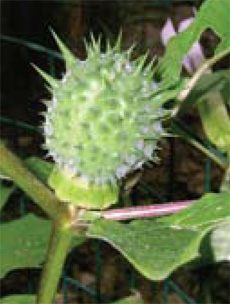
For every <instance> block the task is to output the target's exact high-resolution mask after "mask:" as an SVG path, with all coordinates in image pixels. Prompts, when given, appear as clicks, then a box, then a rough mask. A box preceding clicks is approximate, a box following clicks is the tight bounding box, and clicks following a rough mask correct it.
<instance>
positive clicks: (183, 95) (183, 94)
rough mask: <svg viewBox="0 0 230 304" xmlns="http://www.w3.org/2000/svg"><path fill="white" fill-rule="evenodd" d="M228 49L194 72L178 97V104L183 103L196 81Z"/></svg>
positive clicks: (226, 51)
mask: <svg viewBox="0 0 230 304" xmlns="http://www.w3.org/2000/svg"><path fill="white" fill-rule="evenodd" d="M229 51H230V50H229V48H227V49H226V50H224V51H222V52H220V53H218V54H217V55H215V56H213V57H212V58H211V59H208V60H206V61H205V62H204V63H203V64H202V65H201V66H200V67H199V68H198V70H197V71H196V73H195V74H194V75H193V76H192V78H191V79H190V80H189V81H188V83H187V85H186V87H185V89H184V90H182V91H181V92H180V94H179V96H178V100H179V101H180V102H182V101H184V100H185V99H186V98H187V96H188V95H189V93H190V92H191V90H192V89H193V88H194V86H195V85H196V83H197V81H198V79H199V78H200V77H201V76H202V75H203V74H204V73H205V72H206V71H207V70H208V69H209V68H210V67H211V66H212V65H213V64H215V63H216V62H217V61H218V60H220V59H221V58H223V57H224V56H226V55H227V54H228V53H229Z"/></svg>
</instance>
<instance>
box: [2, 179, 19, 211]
mask: <svg viewBox="0 0 230 304" xmlns="http://www.w3.org/2000/svg"><path fill="white" fill-rule="evenodd" d="M15 188H16V187H15V186H6V185H5V184H4V183H3V182H2V181H1V180H0V210H1V208H2V207H3V206H4V205H5V203H6V202H7V201H8V199H9V197H10V196H11V194H12V193H13V192H14V190H15Z"/></svg>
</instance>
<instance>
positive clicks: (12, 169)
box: [0, 141, 69, 220]
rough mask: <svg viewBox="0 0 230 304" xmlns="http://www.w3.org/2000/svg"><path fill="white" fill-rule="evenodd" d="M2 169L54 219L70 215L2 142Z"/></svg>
mask: <svg viewBox="0 0 230 304" xmlns="http://www.w3.org/2000/svg"><path fill="white" fill-rule="evenodd" d="M0 160H1V162H0V168H1V169H2V170H3V173H4V174H6V175H7V176H9V177H10V178H12V180H13V181H14V182H15V183H16V184H17V185H18V186H19V187H20V188H21V189H23V190H24V191H25V192H26V193H27V194H28V195H29V196H30V197H31V199H32V200H33V201H34V202H36V203H37V204H38V205H39V206H40V207H41V208H42V209H43V210H44V211H45V212H46V213H47V215H48V216H49V217H50V218H52V219H56V220H58V219H60V218H63V216H64V215H67V214H68V213H69V210H68V207H67V206H66V205H65V204H64V203H63V202H60V201H59V200H58V199H57V198H56V197H55V195H54V194H53V192H52V191H50V190H49V189H48V188H47V187H46V186H45V185H44V184H43V183H42V182H40V180H38V179H37V177H36V176H35V175H33V174H32V173H31V172H30V171H29V170H28V169H27V168H26V167H25V166H24V164H23V162H22V160H21V159H20V158H18V157H17V156H16V155H15V154H13V153H12V152H11V151H10V150H9V149H8V148H7V147H6V146H5V145H4V144H3V143H2V142H1V141H0Z"/></svg>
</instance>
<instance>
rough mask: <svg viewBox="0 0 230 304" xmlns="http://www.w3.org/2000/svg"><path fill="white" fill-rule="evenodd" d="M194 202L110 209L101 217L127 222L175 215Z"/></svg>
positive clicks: (103, 212)
mask: <svg viewBox="0 0 230 304" xmlns="http://www.w3.org/2000/svg"><path fill="white" fill-rule="evenodd" d="M194 202H195V201H183V202H174V203H173V202H172V203H166V204H157V205H151V206H138V207H130V208H123V209H112V210H106V211H102V213H101V217H102V218H104V219H106V220H117V221H121V220H129V219H134V218H143V217H156V216H162V215H167V214H170V213H177V212H179V211H181V210H183V209H185V208H187V207H189V206H190V205H191V204H192V203H194Z"/></svg>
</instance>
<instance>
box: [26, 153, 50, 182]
mask: <svg viewBox="0 0 230 304" xmlns="http://www.w3.org/2000/svg"><path fill="white" fill-rule="evenodd" d="M25 165H26V166H27V168H28V169H30V171H31V172H32V173H33V174H34V175H36V176H37V178H38V179H40V180H41V181H42V182H43V183H44V184H47V180H48V177H49V175H50V173H51V171H52V169H53V166H54V163H50V162H47V161H44V160H42V159H40V158H39V157H30V158H28V159H27V160H26V161H25Z"/></svg>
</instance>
